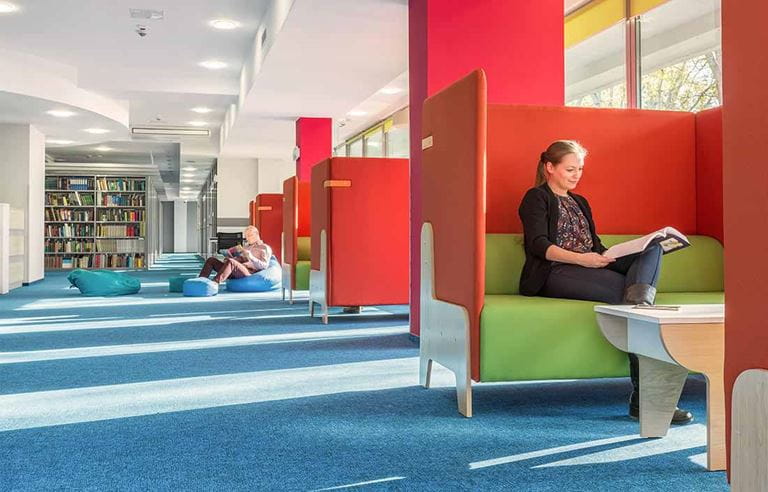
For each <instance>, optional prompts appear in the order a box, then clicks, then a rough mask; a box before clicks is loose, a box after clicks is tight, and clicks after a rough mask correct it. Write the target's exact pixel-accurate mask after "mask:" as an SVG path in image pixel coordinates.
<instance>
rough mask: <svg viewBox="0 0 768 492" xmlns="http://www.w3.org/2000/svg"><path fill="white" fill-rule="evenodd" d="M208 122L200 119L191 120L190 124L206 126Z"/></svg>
mask: <svg viewBox="0 0 768 492" xmlns="http://www.w3.org/2000/svg"><path fill="white" fill-rule="evenodd" d="M207 124H208V122H207V121H199V120H195V121H190V122H189V125H191V126H206V125H207Z"/></svg>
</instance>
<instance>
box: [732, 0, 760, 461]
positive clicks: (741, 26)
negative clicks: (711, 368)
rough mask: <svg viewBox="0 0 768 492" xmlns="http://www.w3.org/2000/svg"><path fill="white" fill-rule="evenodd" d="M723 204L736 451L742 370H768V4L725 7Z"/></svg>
mask: <svg viewBox="0 0 768 492" xmlns="http://www.w3.org/2000/svg"><path fill="white" fill-rule="evenodd" d="M722 16H723V23H722V25H723V30H722V36H723V100H724V102H725V105H724V106H723V200H724V204H725V208H724V213H723V218H724V234H725V237H726V239H727V241H728V244H727V248H726V249H725V294H726V299H727V302H726V304H725V319H726V326H725V385H726V407H725V408H726V414H727V433H728V441H729V445H728V449H730V436H731V430H730V422H731V396H732V390H733V383H734V381H735V380H736V378H737V377H738V375H739V374H741V373H742V372H743V371H745V370H747V369H752V368H763V369H768V349H766V347H768V329H766V327H765V319H766V317H768V303H767V302H766V299H765V279H766V278H768V262H766V261H765V258H768V229H766V228H765V227H764V225H765V223H766V217H768V191H766V186H767V185H768V166H766V165H765V164H764V163H763V159H764V155H765V150H764V149H765V142H768V91H766V90H765V75H766V74H768V57H766V56H765V45H766V39H767V37H768V36H766V31H765V29H764V28H763V27H762V25H761V19H766V18H768V2H765V1H763V0H738V1H736V0H730V1H725V2H723V7H722Z"/></svg>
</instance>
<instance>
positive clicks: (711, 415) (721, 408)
mask: <svg viewBox="0 0 768 492" xmlns="http://www.w3.org/2000/svg"><path fill="white" fill-rule="evenodd" d="M693 333H695V336H692V334H693ZM662 339H663V340H664V346H665V347H666V349H667V352H668V353H669V355H670V356H671V357H672V358H673V359H674V360H675V361H676V362H677V363H679V364H680V365H682V366H685V367H687V368H688V369H690V370H692V371H696V372H700V373H701V374H703V375H704V377H705V378H706V379H707V468H708V469H709V470H712V471H715V470H725V387H724V382H723V373H724V365H725V364H724V358H725V349H724V339H725V331H724V328H723V324H722V323H707V324H700V325H690V324H689V325H673V324H670V325H665V326H664V327H663V328H662Z"/></svg>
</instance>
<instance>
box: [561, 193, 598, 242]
mask: <svg viewBox="0 0 768 492" xmlns="http://www.w3.org/2000/svg"><path fill="white" fill-rule="evenodd" d="M557 202H558V209H559V217H558V219H557V241H556V242H555V244H557V245H558V246H560V247H561V248H563V249H567V250H568V251H573V252H574V253H589V252H590V251H592V233H591V232H590V231H589V222H587V218H586V217H585V216H584V212H582V211H581V207H579V204H578V203H576V200H574V199H573V198H572V197H570V196H560V195H558V196H557Z"/></svg>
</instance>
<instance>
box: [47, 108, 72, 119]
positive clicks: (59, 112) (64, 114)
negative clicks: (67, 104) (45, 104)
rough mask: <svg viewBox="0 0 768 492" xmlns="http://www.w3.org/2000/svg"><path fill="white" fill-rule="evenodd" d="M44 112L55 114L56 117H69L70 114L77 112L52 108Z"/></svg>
mask: <svg viewBox="0 0 768 492" xmlns="http://www.w3.org/2000/svg"><path fill="white" fill-rule="evenodd" d="M46 114H49V115H51V116H55V117H57V118H69V117H70V116H75V115H76V114H77V113H75V112H74V111H69V110H66V109H52V110H50V111H46Z"/></svg>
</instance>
